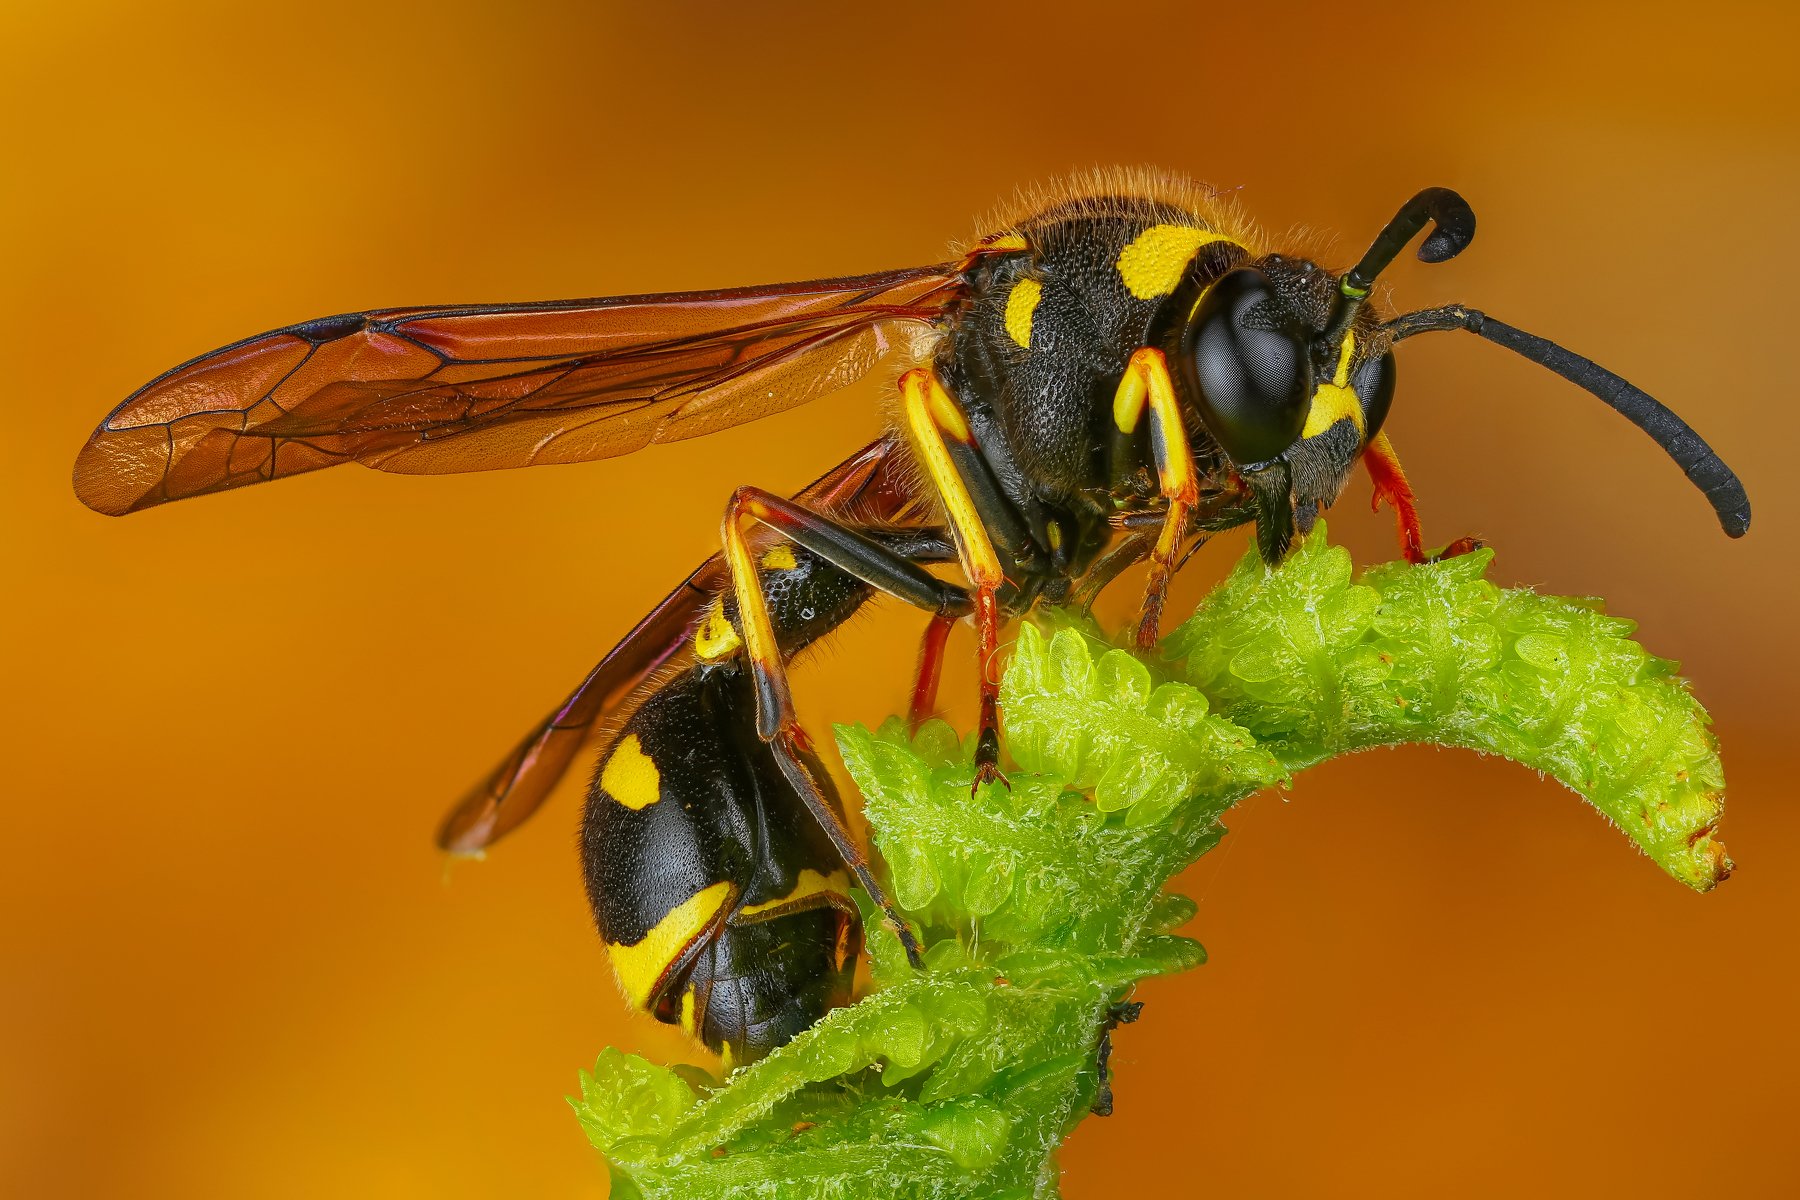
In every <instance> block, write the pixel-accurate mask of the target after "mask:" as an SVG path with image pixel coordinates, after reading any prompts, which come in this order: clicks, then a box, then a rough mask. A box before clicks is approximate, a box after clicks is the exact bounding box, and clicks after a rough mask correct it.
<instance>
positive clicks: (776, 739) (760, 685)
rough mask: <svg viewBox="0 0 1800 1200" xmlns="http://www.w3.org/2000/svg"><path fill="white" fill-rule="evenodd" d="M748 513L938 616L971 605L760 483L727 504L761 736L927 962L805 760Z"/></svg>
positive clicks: (925, 542)
mask: <svg viewBox="0 0 1800 1200" xmlns="http://www.w3.org/2000/svg"><path fill="white" fill-rule="evenodd" d="M746 519H749V520H753V521H756V522H758V523H759V524H762V525H766V526H768V527H769V528H770V529H772V530H774V531H775V532H776V533H779V534H781V535H782V536H783V537H786V538H788V539H789V540H790V541H792V542H794V543H795V544H796V545H799V546H802V547H804V548H805V549H807V550H810V551H812V552H813V553H815V554H817V555H818V556H819V557H821V558H823V559H825V560H826V561H827V562H830V563H831V564H832V565H833V566H835V567H837V568H838V569H840V570H842V571H844V572H845V573H847V574H849V575H852V576H854V577H855V578H857V579H860V580H862V581H863V582H864V583H867V584H870V585H871V586H873V587H876V588H878V589H880V590H881V591H884V592H887V593H888V594H889V595H892V596H896V597H898V598H900V599H902V600H905V601H907V602H909V603H911V604H916V605H918V606H919V607H921V608H925V609H928V610H930V611H932V612H933V613H935V614H936V615H937V616H939V617H945V618H949V619H954V618H956V617H958V616H961V615H964V614H966V613H967V612H969V611H970V602H969V597H968V595H967V594H966V593H965V592H964V591H963V590H962V589H961V588H959V587H957V586H955V585H954V584H950V583H946V582H944V581H943V580H941V579H939V578H937V577H936V576H934V575H932V574H931V573H930V572H929V571H926V570H925V569H924V568H923V567H921V566H919V565H918V563H917V562H915V561H913V559H911V558H908V557H906V556H905V555H904V554H902V553H900V552H899V551H896V550H893V549H890V548H888V547H887V546H884V545H882V544H881V543H880V542H878V541H876V540H875V539H874V538H872V537H869V536H868V535H866V534H863V533H861V532H858V531H857V530H855V529H851V528H848V527H847V526H844V525H840V524H838V523H837V522H835V521H832V520H830V519H828V518H826V517H822V516H820V515H819V514H817V513H815V512H811V511H809V510H808V509H806V508H804V507H802V506H801V505H799V504H796V503H794V502H793V501H791V500H784V499H782V498H781V497H780V496H777V495H775V494H774V493H772V492H766V491H763V490H762V489H761V488H753V487H744V488H739V489H738V490H737V491H736V492H735V493H734V494H733V495H732V497H731V503H730V504H729V505H727V507H726V509H725V520H724V523H723V525H722V527H721V530H720V535H721V540H722V541H723V543H724V546H725V563H726V566H727V568H728V569H729V570H730V572H731V586H732V594H733V596H734V598H735V599H736V601H737V611H738V623H739V624H740V625H741V626H742V628H743V638H744V650H745V654H746V656H747V658H748V660H749V669H750V677H751V680H752V682H753V686H754V690H755V694H756V732H757V736H758V737H760V738H762V740H763V741H765V742H767V743H768V744H769V746H770V747H771V748H772V749H773V750H774V752H775V759H776V762H777V763H778V765H779V766H780V767H781V773H782V774H783V775H784V776H785V777H786V778H787V781H788V783H789V784H790V785H792V787H793V788H794V791H795V792H796V793H797V794H798V795H799V796H800V798H801V800H802V801H803V802H804V803H805V804H806V807H807V810H808V811H809V812H811V813H812V815H813V819H814V820H816V821H818V823H819V826H820V828H822V829H824V831H825V833H826V835H827V836H829V837H830V838H831V841H832V844H833V845H834V846H835V847H836V848H837V851H838V854H839V855H840V856H841V857H842V858H843V860H844V865H845V866H847V867H849V868H850V870H851V871H852V872H853V873H854V874H855V875H856V878H857V882H858V883H860V884H861V885H862V887H863V890H864V891H866V892H868V894H869V898H870V899H871V900H873V901H874V902H875V904H877V905H878V906H879V907H880V908H881V911H882V913H883V915H885V916H886V918H887V920H888V922H889V923H890V924H891V925H892V926H893V928H894V932H895V933H896V934H897V935H898V936H899V938H900V943H901V945H902V946H904V947H905V949H906V957H907V960H908V961H909V962H911V963H912V964H913V965H914V966H915V967H916V966H920V965H922V960H921V959H920V957H919V944H918V941H917V940H916V939H915V938H914V937H913V933H912V930H911V929H910V928H909V927H908V926H907V924H906V922H905V920H904V919H903V918H902V917H901V916H900V913H899V911H898V910H897V909H895V908H894V906H893V904H892V902H891V901H889V900H888V897H887V894H886V892H884V891H883V890H882V888H881V885H880V884H879V883H877V882H876V881H875V876H874V873H873V872H872V871H871V870H870V869H869V860H868V858H867V857H866V856H865V855H864V854H863V852H862V849H861V848H860V847H859V846H857V844H856V841H855V839H854V838H852V837H851V836H850V831H849V830H848V829H846V828H845V827H844V822H843V819H842V818H841V817H840V816H839V815H838V814H837V812H836V811H835V810H833V808H832V807H831V805H830V803H828V802H827V801H826V799H825V792H824V789H823V788H821V787H820V786H819V783H818V781H817V780H816V779H815V778H814V777H813V774H812V772H811V770H809V769H808V767H807V765H806V762H805V758H804V755H805V753H806V751H807V750H808V749H809V748H810V745H811V743H810V740H809V739H808V738H807V736H806V731H805V730H804V729H803V728H801V726H800V722H799V720H798V719H797V718H796V717H795V715H794V698H793V693H792V690H791V689H790V688H789V686H788V679H787V664H786V662H785V660H784V659H783V657H782V654H781V647H780V645H779V643H778V642H777V641H776V637H775V628H774V624H773V622H772V621H771V619H770V616H769V607H768V601H767V599H766V597H765V595H764V592H763V585H762V578H761V575H760V573H759V572H758V570H757V565H756V558H755V556H754V555H753V554H752V553H751V549H750V542H749V539H748V538H747V537H746V536H745V532H744V522H745V520H746ZM934 540H938V541H941V539H934V538H933V537H932V535H931V534H930V533H929V532H922V533H920V534H919V535H917V538H916V539H915V541H916V542H917V543H918V544H916V545H914V546H913V547H912V549H913V551H914V553H915V554H916V555H918V556H920V557H925V558H933V557H939V556H940V552H939V551H938V550H937V549H936V548H934V547H933V545H932V543H933V541H934Z"/></svg>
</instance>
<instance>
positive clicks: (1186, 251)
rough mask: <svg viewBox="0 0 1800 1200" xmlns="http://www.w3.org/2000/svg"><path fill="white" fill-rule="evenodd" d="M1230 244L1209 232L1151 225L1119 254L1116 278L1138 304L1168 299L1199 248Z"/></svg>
mask: <svg viewBox="0 0 1800 1200" xmlns="http://www.w3.org/2000/svg"><path fill="white" fill-rule="evenodd" d="M1229 241H1231V239H1230V238H1228V237H1226V236H1225V235H1224V234H1222V233H1214V232H1213V231H1212V230H1210V229H1195V228H1193V227H1191V226H1188V225H1152V226H1151V227H1150V228H1148V229H1146V230H1144V232H1142V233H1140V234H1138V235H1137V237H1136V238H1134V239H1133V240H1132V243H1131V245H1129V246H1127V247H1125V249H1123V250H1121V251H1120V252H1119V264H1118V266H1119V277H1120V278H1121V279H1123V280H1124V281H1125V289H1126V290H1127V291H1129V292H1130V293H1131V294H1132V295H1133V296H1136V297H1137V298H1138V299H1139V300H1154V299H1155V298H1156V297H1158V296H1167V295H1168V294H1169V293H1170V292H1172V291H1174V290H1175V285H1176V284H1178V283H1180V282H1181V274H1182V272H1183V271H1185V270H1187V265H1188V263H1190V262H1192V261H1193V258H1194V255H1196V254H1198V253H1199V252H1200V247H1202V246H1209V245H1211V244H1212V243H1214V242H1229ZM1233 244H1234V245H1235V243H1233Z"/></svg>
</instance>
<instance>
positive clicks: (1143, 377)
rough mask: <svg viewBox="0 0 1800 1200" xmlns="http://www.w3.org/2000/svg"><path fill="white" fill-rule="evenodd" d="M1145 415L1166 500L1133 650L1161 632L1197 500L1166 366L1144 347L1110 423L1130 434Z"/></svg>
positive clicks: (1122, 384) (1116, 398)
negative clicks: (1176, 569) (1148, 413)
mask: <svg viewBox="0 0 1800 1200" xmlns="http://www.w3.org/2000/svg"><path fill="white" fill-rule="evenodd" d="M1145 409H1148V410H1149V412H1150V445H1151V449H1152V452H1153V453H1154V454H1155V456H1156V477H1157V481H1158V482H1159V483H1160V484H1161V489H1162V497H1163V499H1165V500H1167V501H1168V502H1169V508H1168V512H1167V514H1166V515H1165V516H1164V517H1163V524H1162V532H1161V534H1160V535H1159V536H1158V537H1157V539H1156V547H1155V548H1154V549H1153V550H1151V552H1150V579H1149V581H1148V582H1147V583H1146V584H1145V586H1144V604H1143V607H1142V609H1141V610H1140V611H1139V615H1138V630H1137V644H1138V647H1139V649H1142V650H1151V649H1154V648H1155V647H1156V642H1157V639H1158V638H1159V637H1160V636H1161V634H1162V613H1163V605H1164V604H1165V603H1167V601H1168V598H1169V578H1170V576H1171V575H1173V574H1174V572H1175V559H1176V556H1177V555H1178V554H1179V553H1180V552H1181V540H1182V538H1183V537H1184V536H1185V535H1186V533H1187V523H1188V517H1189V516H1190V515H1191V514H1192V513H1193V511H1194V505H1195V504H1197V503H1199V500H1200V480H1199V476H1198V473H1197V472H1196V470H1195V467H1194V453H1193V451H1192V449H1190V448H1189V446H1188V440H1187V429H1186V427H1185V426H1184V425H1183V424H1182V422H1181V408H1180V405H1179V404H1177V403H1176V400H1175V385H1174V384H1173V383H1172V382H1171V381H1170V379H1169V364H1168V361H1167V360H1166V359H1165V358H1164V357H1163V353H1162V351H1161V350H1157V349H1154V348H1152V347H1150V346H1145V347H1142V348H1141V349H1139V350H1138V351H1137V352H1136V353H1134V354H1133V355H1132V356H1131V361H1130V362H1129V363H1127V364H1126V366H1125V375H1124V377H1123V378H1121V379H1120V380H1119V389H1118V391H1117V392H1115V393H1114V394H1113V421H1114V422H1115V423H1116V424H1117V425H1118V427H1119V430H1120V431H1121V432H1123V433H1130V432H1132V431H1133V430H1135V429H1136V428H1137V426H1138V422H1139V421H1141V420H1142V419H1143V417H1144V411H1145Z"/></svg>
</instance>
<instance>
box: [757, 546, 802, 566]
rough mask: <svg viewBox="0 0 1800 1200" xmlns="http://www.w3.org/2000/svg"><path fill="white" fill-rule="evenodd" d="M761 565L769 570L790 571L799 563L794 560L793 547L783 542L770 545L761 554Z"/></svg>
mask: <svg viewBox="0 0 1800 1200" xmlns="http://www.w3.org/2000/svg"><path fill="white" fill-rule="evenodd" d="M762 565H763V566H764V567H766V568H767V569H769V570H771V571H791V570H793V569H794V568H795V567H796V566H798V565H799V564H798V563H796V562H795V561H794V551H793V548H792V547H790V546H787V545H785V544H783V545H775V546H770V547H769V548H768V550H767V551H766V552H764V554H763V556H762Z"/></svg>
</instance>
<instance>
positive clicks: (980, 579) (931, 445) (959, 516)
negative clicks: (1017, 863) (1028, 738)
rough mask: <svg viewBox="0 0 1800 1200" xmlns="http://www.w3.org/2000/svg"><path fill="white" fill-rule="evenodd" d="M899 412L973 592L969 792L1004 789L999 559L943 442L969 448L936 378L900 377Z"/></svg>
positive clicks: (960, 420)
mask: <svg viewBox="0 0 1800 1200" xmlns="http://www.w3.org/2000/svg"><path fill="white" fill-rule="evenodd" d="M900 407H901V412H902V415H903V416H904V418H905V421H906V426H907V429H908V431H909V432H910V433H911V434H912V436H913V441H914V444H915V445H917V447H918V449H919V456H920V458H921V459H922V460H923V461H924V464H925V471H926V474H927V475H929V476H930V478H931V483H932V486H933V488H934V489H935V490H936V491H937V495H938V499H939V500H941V501H942V502H943V505H944V509H945V511H946V512H947V513H948V514H949V517H950V529H951V531H952V532H953V533H954V534H955V535H956V549H957V556H958V557H959V558H960V559H961V561H962V569H963V574H964V575H965V576H967V577H968V580H969V584H970V586H971V587H973V588H974V591H975V631H976V640H977V649H976V654H977V655H978V659H977V666H978V668H979V671H978V674H979V675H980V678H981V716H980V719H979V724H978V726H977V729H978V733H977V736H976V740H975V781H974V783H973V784H972V785H971V790H975V789H979V788H980V787H981V785H982V784H984V783H990V782H998V783H1001V784H1005V783H1006V777H1005V776H1004V775H1002V774H1001V773H1000V680H999V676H998V675H997V674H996V671H997V669H998V659H999V651H1000V602H999V593H1000V588H1001V587H1002V585H1004V584H1005V583H1006V573H1005V571H1003V570H1002V569H1001V566H1000V557H999V555H997V554H995V553H994V544H993V542H992V541H991V540H990V539H989V538H988V532H987V526H986V525H985V524H983V523H982V519H981V511H980V509H979V508H978V507H977V506H976V503H975V500H974V498H973V497H972V496H971V495H970V494H969V488H968V485H967V484H966V483H965V482H964V480H963V477H962V475H961V474H960V473H959V472H958V471H957V469H956V462H955V460H954V459H953V458H951V456H950V447H949V445H948V444H947V443H946V442H945V438H946V437H950V438H954V439H956V441H957V442H958V443H960V444H961V445H964V446H972V445H973V444H974V435H973V434H971V433H970V432H969V423H968V421H967V420H965V419H964V417H963V413H962V410H961V409H960V408H958V407H957V404H956V401H955V400H954V399H952V398H951V396H950V393H949V392H947V391H945V390H944V385H943V384H941V383H939V382H938V379H937V376H936V375H935V374H933V373H932V372H931V370H930V369H929V368H926V367H916V368H914V369H913V370H911V371H908V372H907V373H906V374H904V375H902V376H901V377H900Z"/></svg>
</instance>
